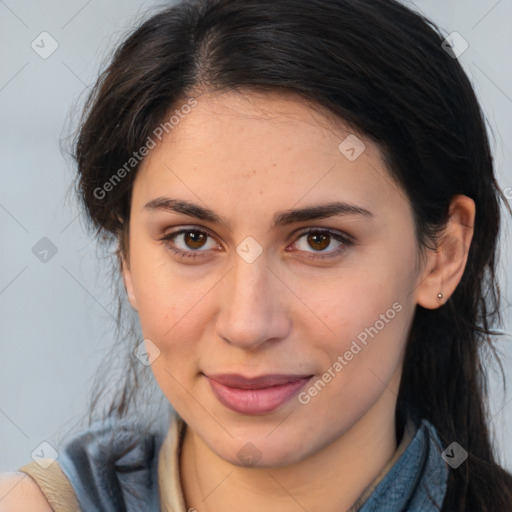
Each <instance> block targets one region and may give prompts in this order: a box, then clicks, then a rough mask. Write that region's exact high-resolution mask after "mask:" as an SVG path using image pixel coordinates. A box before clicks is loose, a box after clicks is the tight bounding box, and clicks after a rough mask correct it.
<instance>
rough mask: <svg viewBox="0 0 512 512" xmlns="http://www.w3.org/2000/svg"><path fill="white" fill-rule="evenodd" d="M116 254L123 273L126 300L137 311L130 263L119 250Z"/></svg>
mask: <svg viewBox="0 0 512 512" xmlns="http://www.w3.org/2000/svg"><path fill="white" fill-rule="evenodd" d="M118 256H119V261H120V264H121V273H122V275H123V281H124V287H125V289H126V294H127V295H128V300H129V301H130V304H131V306H132V308H133V309H135V311H137V300H136V299H135V293H134V291H133V280H132V273H131V270H130V265H129V263H128V262H127V261H126V260H125V258H124V256H123V253H122V251H121V250H119V251H118Z"/></svg>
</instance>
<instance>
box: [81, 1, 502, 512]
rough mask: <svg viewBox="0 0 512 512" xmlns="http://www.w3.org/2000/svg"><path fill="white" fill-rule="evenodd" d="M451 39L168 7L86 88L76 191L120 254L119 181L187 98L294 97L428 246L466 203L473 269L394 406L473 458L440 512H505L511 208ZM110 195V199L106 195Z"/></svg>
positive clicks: (415, 350) (388, 25) (313, 17)
mask: <svg viewBox="0 0 512 512" xmlns="http://www.w3.org/2000/svg"><path fill="white" fill-rule="evenodd" d="M444 38H445V36H443V35H442V34H441V32H440V30H439V29H438V28H437V27H436V26H435V25H434V24H433V23H432V22H431V21H429V20H428V19H426V18H424V17H423V16H421V15H419V14H417V13H415V12H413V11H412V10H410V9H409V8H406V7H405V6H403V5H402V4H400V3H399V2H397V1H395V0H308V1H304V0H279V1H276V0H190V1H185V2H181V3H179V4H177V5H172V6H170V7H168V8H165V9H164V10H162V11H161V12H159V13H157V14H156V15H154V16H152V17H151V18H150V19H148V20H147V21H145V22H143V23H142V24H141V25H140V26H139V27H138V28H137V29H136V30H135V31H134V32H133V33H132V34H131V35H130V36H129V37H127V38H126V40H125V41H124V42H123V43H122V44H121V45H120V46H119V47H118V48H117V50H116V51H115V54H114V56H113V58H112V60H111V63H110V65H109V66H108V68H107V69H106V70H105V71H104V72H103V73H102V74H101V76H100V77H99V79H98V82H97V84H96V85H95V87H94V88H93V90H92V92H91V94H90V96H89V99H88V101H87V104H86V107H85V111H84V119H83V122H82V124H81V127H80V131H79V133H78V136H77V138H76V144H75V148H74V149H75V150H74V157H75V159H76V162H77V165H78V175H79V176H78V189H79V194H80V197H81V199H82V200H83V203H84V205H85V207H86V210H87V212H88V215H89V218H90V221H91V223H92V225H93V226H94V227H95V228H96V229H97V232H98V233H99V234H100V235H102V236H103V235H105V234H106V235H107V236H108V237H110V239H111V240H113V241H114V242H115V243H116V244H119V247H120V248H121V251H125V252H127V242H128V239H127V233H128V231H127V227H128V224H129V211H130V199H131V190H132V185H133V180H134V178H135V175H136V171H137V164H136V162H135V163H134V165H133V166H131V167H130V168H129V170H128V171H127V172H125V173H121V174H122V179H120V180H115V182H113V181H112V179H113V176H114V174H116V173H117V176H118V177H119V169H121V168H122V167H123V166H124V165H125V164H126V162H127V161H129V159H130V158H131V157H132V155H133V153H134V152H137V151H138V150H139V149H140V148H141V147H142V146H144V145H145V144H146V143H147V141H148V138H154V136H155V133H154V130H155V127H157V126H158V125H159V124H160V123H162V122H165V120H166V119H168V118H169V115H170V112H171V113H172V111H173V109H175V108H177V106H179V105H180V104H183V103H184V102H186V101H187V98H188V97H192V96H194V95H195V94H198V93H199V92H201V91H206V90H239V91H242V92H243V91H244V90H253V91H261V92H266V91H267V92H286V93H293V94H295V95H296V96H297V97H298V98H301V99H302V100H304V101H308V102H312V103H313V104H317V105H319V106H320V107H322V108H325V109H327V110H328V111H330V112H332V114H334V115H335V116H338V117H339V118H341V119H342V120H344V121H345V122H347V123H348V124H349V125H350V126H351V127H353V129H354V130H357V131H358V132H360V133H362V134H364V135H365V136H366V137H368V138H369V139H370V140H372V141H374V142H375V143H376V144H378V146H379V147H380V148H381V149H382V154H383V155H384V157H385V160H386V163H387V165H388V167H389V172H390V173H391V175H392V176H393V177H394V178H395V179H396V180H397V181H398V182H399V183H400V184H401V186H402V187H403V189H404V190H405V192H406V194H407V196H408V197H409V200H410V202H411V204H412V206H413V211H414V222H415V226H416V231H417V237H418V243H419V244H422V245H424V246H429V247H435V241H436V233H438V232H439V231H440V230H441V229H442V227H443V226H444V225H445V222H446V220H447V213H448V206H449V204H450V200H451V199H452V198H453V197H454V196H455V195H457V194H464V195H467V196H469V197H470V198H472V199H473V200H474V201H475V204H476V219H475V227H474V236H473V240H472V243H471V247H470V250H469V257H468V261H467V265H466V269H465V271H464V274H463V276H462V279H461V282H460V284H459V286H458V287H457V289H456V290H455V292H454V293H453V295H452V296H451V297H450V298H449V299H448V300H447V302H446V303H445V304H444V305H443V306H442V307H439V308H438V309H435V310H427V309H423V308H422V307H420V306H418V307H417V310H416V312H415V315H414V320H413V324H412V328H411V332H410V338H409V340H408V345H407V351H406V357H405V362H404V369H403V376H402V380H401V387H400V392H399V397H398V408H400V409H403V408H406V409H408V410H409V411H412V412H413V413H415V414H416V415H417V416H419V417H421V418H425V419H427V420H429V421H430V422H431V423H432V424H433V425H434V426H435V427H436V429H437V431H438V432H439V435H440V438H441V440H442V442H443V443H444V446H446V445H448V444H450V443H451V442H452V441H457V442H458V443H459V444H460V445H461V446H462V447H463V448H464V449H465V450H466V451H467V452H469V458H468V460H467V461H466V463H464V465H463V466H461V467H460V468H459V469H457V470H452V471H450V476H449V482H448V492H447V496H446V499H445V502H444V505H443V510H446V511H467V510H478V511H492V512H496V511H510V510H512V495H511V488H512V479H511V477H510V475H509V474H508V473H507V472H505V471H504V470H503V469H502V468H501V467H500V466H499V465H498V464H497V462H496V459H495V454H494V452H493V448H492V446H491V442H490V434H489V430H488V426H487V409H486V407H487V401H486V393H487V380H486V371H485V368H484V361H486V359H487V356H488V355H489V354H494V348H493V339H492V337H493V336H495V335H497V334H498V333H497V332H495V331H494V330H493V329H494V328H496V326H498V325H499V324H500V322H501V318H500V313H499V304H500V295H499V287H498V284H497V281H496V264H497V252H496V251H497V249H496V248H497V241H498V234H499V230H500V201H503V203H504V204H507V203H506V200H505V198H504V196H503V193H502V192H501V191H500V189H499V187H498V184H497V182H496V179H495V176H494V169H493V159H492V155H491V151H490V147H489V141H488V136H487V133H486V124H485V121H484V116H483V114H482V112H481V109H480V106H479V104H478V101H477V98H476V96H475V93H474V90H473V88H472V86H471V83H470V81H469V80H468V78H467V76H466V74H465V73H464V71H463V69H462V67H461V65H460V64H459V62H458V60H457V59H455V58H453V57H454V56H453V55H450V54H449V53H448V52H447V51H445V49H444V48H443V47H442V41H443V39H444ZM132 163H133V162H132ZM125 170H126V168H125ZM106 183H111V184H112V185H113V186H112V187H110V186H108V187H107V188H108V189H109V190H108V193H105V194H103V192H101V191H102V190H103V191H105V184H106ZM507 207H508V208H509V211H510V207H509V206H508V204H507ZM134 341H135V342H139V341H140V340H134ZM128 350H129V351H130V352H131V350H132V349H127V351H128ZM138 367H140V365H139V364H138V363H137V362H136V361H133V358H132V363H131V366H130V367H129V368H127V370H126V371H127V373H128V379H127V381H126V383H125V385H124V388H123V392H122V393H120V394H119V395H117V397H116V398H115V400H114V401H113V402H112V405H111V407H110V408H109V410H108V411H107V414H109V415H119V416H123V415H125V414H127V411H128V410H129V407H130V404H131V403H133V400H134V399H135V396H136V392H137V391H138V386H139V381H138V380H137V379H138V378H139V377H138V376H137V375H138V371H139V370H138ZM398 408H397V409H398Z"/></svg>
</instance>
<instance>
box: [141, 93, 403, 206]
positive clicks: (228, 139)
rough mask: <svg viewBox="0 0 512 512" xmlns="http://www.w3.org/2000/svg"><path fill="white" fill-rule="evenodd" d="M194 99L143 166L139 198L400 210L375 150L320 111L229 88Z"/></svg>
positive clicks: (397, 192) (293, 100)
mask: <svg viewBox="0 0 512 512" xmlns="http://www.w3.org/2000/svg"><path fill="white" fill-rule="evenodd" d="M196 101H197V104H196V105H195V106H193V107H191V108H190V109H186V110H185V109H184V110H183V112H179V111H180V107H179V105H178V106H177V107H176V106H175V107H174V108H175V110H174V111H173V112H174V113H176V114H181V115H179V121H178V122H177V123H175V124H173V125H172V128H170V127H169V126H168V130H167V131H168V133H166V134H165V135H164V136H163V138H162V140H161V142H159V143H158V144H157V146H156V147H155V149H153V150H151V151H150V153H149V154H148V155H147V156H146V158H145V159H144V161H143V162H142V164H141V166H140V169H139V171H138V174H137V178H136V181H135V185H134V187H135V189H134V200H136V198H137V197H141V198H145V199H146V200H148V199H152V198H153V197H157V196H162V195H165V193H166V192H167V193H169V194H171V195H173V196H175V195H176V194H177V193H178V194H181V195H182V196H184V195H186V196H187V197H189V198H192V197H193V196H194V195H195V196H196V198H195V199H197V198H198V197H199V198H202V197H204V198H208V199H210V198H211V197H212V196H214V197H215V198H217V199H219V200H221V202H223V204H224V205H226V206H227V205H232V204H233V203H235V202H238V203H239V202H244V201H245V205H246V206H247V207H248V206H249V205H250V203H252V202H254V201H255V199H256V200H257V201H259V202H260V206H264V205H268V206H272V205H273V204H274V203H276V204H278V203H280V206H282V203H283V201H284V200H286V201H287V202H289V203H290V206H291V205H293V204H295V203H297V202H299V201H300V202H303V203H308V202H313V201H317V200H343V199H347V200H348V199H350V200H351V201H352V202H354V201H356V202H358V203H359V204H360V205H365V204H366V205H368V206H370V205H371V206H372V207H373V208H375V207H379V206H380V205H385V204H386V203H388V204H389V206H393V205H395V206H399V203H397V199H399V198H397V197H396V196H403V193H402V191H401V190H400V188H399V187H398V186H397V184H396V183H395V182H394V180H393V179H392V178H391V176H390V175H389V173H388V171H387V169H386V167H385V164H384V162H383V159H382V157H381V153H380V151H379V149H378V148H377V146H376V145H374V144H373V143H372V142H370V141H369V140H367V139H366V138H364V137H363V136H361V135H359V134H355V133H354V132H353V131H352V130H351V129H350V128H349V127H348V125H347V124H345V123H344V122H343V121H342V120H340V119H338V118H335V117H334V115H333V114H329V113H328V112H327V111H325V110H324V109H322V108H321V107H319V106H316V105H312V104H310V103H307V102H305V101H304V100H303V99H301V98H298V97H296V96H291V95H278V94H262V93H244V94H241V93H238V92H232V91H230V92H227V93H226V92H224V93H214V94H211V93H210V94H204V95H201V96H198V97H196ZM176 111H178V112H176ZM185 112H186V113H185ZM176 119H178V116H176ZM354 156H355V158H354ZM141 200H142V199H141Z"/></svg>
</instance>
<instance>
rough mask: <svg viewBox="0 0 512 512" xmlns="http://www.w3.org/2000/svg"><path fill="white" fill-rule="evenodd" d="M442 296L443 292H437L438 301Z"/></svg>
mask: <svg viewBox="0 0 512 512" xmlns="http://www.w3.org/2000/svg"><path fill="white" fill-rule="evenodd" d="M442 298H443V294H442V293H441V292H439V293H438V294H437V300H439V302H441V299H442Z"/></svg>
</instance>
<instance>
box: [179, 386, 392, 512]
mask: <svg viewBox="0 0 512 512" xmlns="http://www.w3.org/2000/svg"><path fill="white" fill-rule="evenodd" d="M390 395H392V393H390V392H389V391H388V392H385V393H384V394H383V395H382V396H381V398H380V399H379V401H378V402H376V403H375V404H374V406H373V407H372V408H371V409H370V410H369V411H367V413H366V414H365V415H364V416H363V417H362V418H361V419H359V421H357V422H356V423H355V424H354V425H353V426H352V427H351V428H350V429H349V430H348V431H347V432H345V433H344V434H343V435H342V436H340V437H339V438H337V439H336V440H335V441H334V442H332V443H330V444H329V445H327V446H326V447H325V448H323V449H322V450H320V451H318V452H316V453H314V454H313V455H311V456H309V457H307V458H305V459H302V460H300V461H298V462H297V463H295V464H291V465H288V466H282V467H271V468H257V467H254V468H246V467H239V466H236V465H233V464H231V463H230V462H228V461H226V460H224V459H222V458H221V457H219V456H218V455H217V454H216V453H215V452H213V451H212V450H211V449H210V448H209V447H208V446H207V445H206V444H205V443H204V442H203V441H202V440H201V439H200V438H199V437H198V436H197V435H196V434H195V433H194V432H193V431H192V430H190V429H189V428H187V430H186V433H185V438H184V440H183V446H182V450H181V460H180V471H181V475H180V476H181V482H182V487H183V493H184V498H185V503H186V505H187V510H194V509H196V510H197V511H198V512H213V511H218V510H222V511H223V512H234V511H235V510H236V511H238V510H240V509H241V508H242V509H243V510H246V511H248V512H253V511H254V512H256V511H261V510H266V511H268V512H274V511H275V512H277V511H280V512H288V511H290V512H292V511H294V512H296V511H297V510H300V509H301V508H302V509H303V510H317V509H318V505H319V503H321V504H322V510H323V511H325V512H330V511H332V512H334V511H337V512H339V511H340V510H348V509H349V508H350V507H351V506H352V505H353V504H354V502H355V501H356V500H357V499H358V498H359V497H360V495H361V494H362V493H363V491H364V490H365V489H366V488H367V487H368V486H369V485H370V484H371V483H372V482H373V481H374V480H375V478H376V477H377V476H378V475H379V473H380V472H381V471H382V469H383V468H384V467H385V466H386V464H387V463H388V461H390V459H391V458H392V456H393V454H394V452H395V450H396V447H397V440H396V435H395V414H394V412H395V406H396V401H395V398H394V397H391V396H390Z"/></svg>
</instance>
